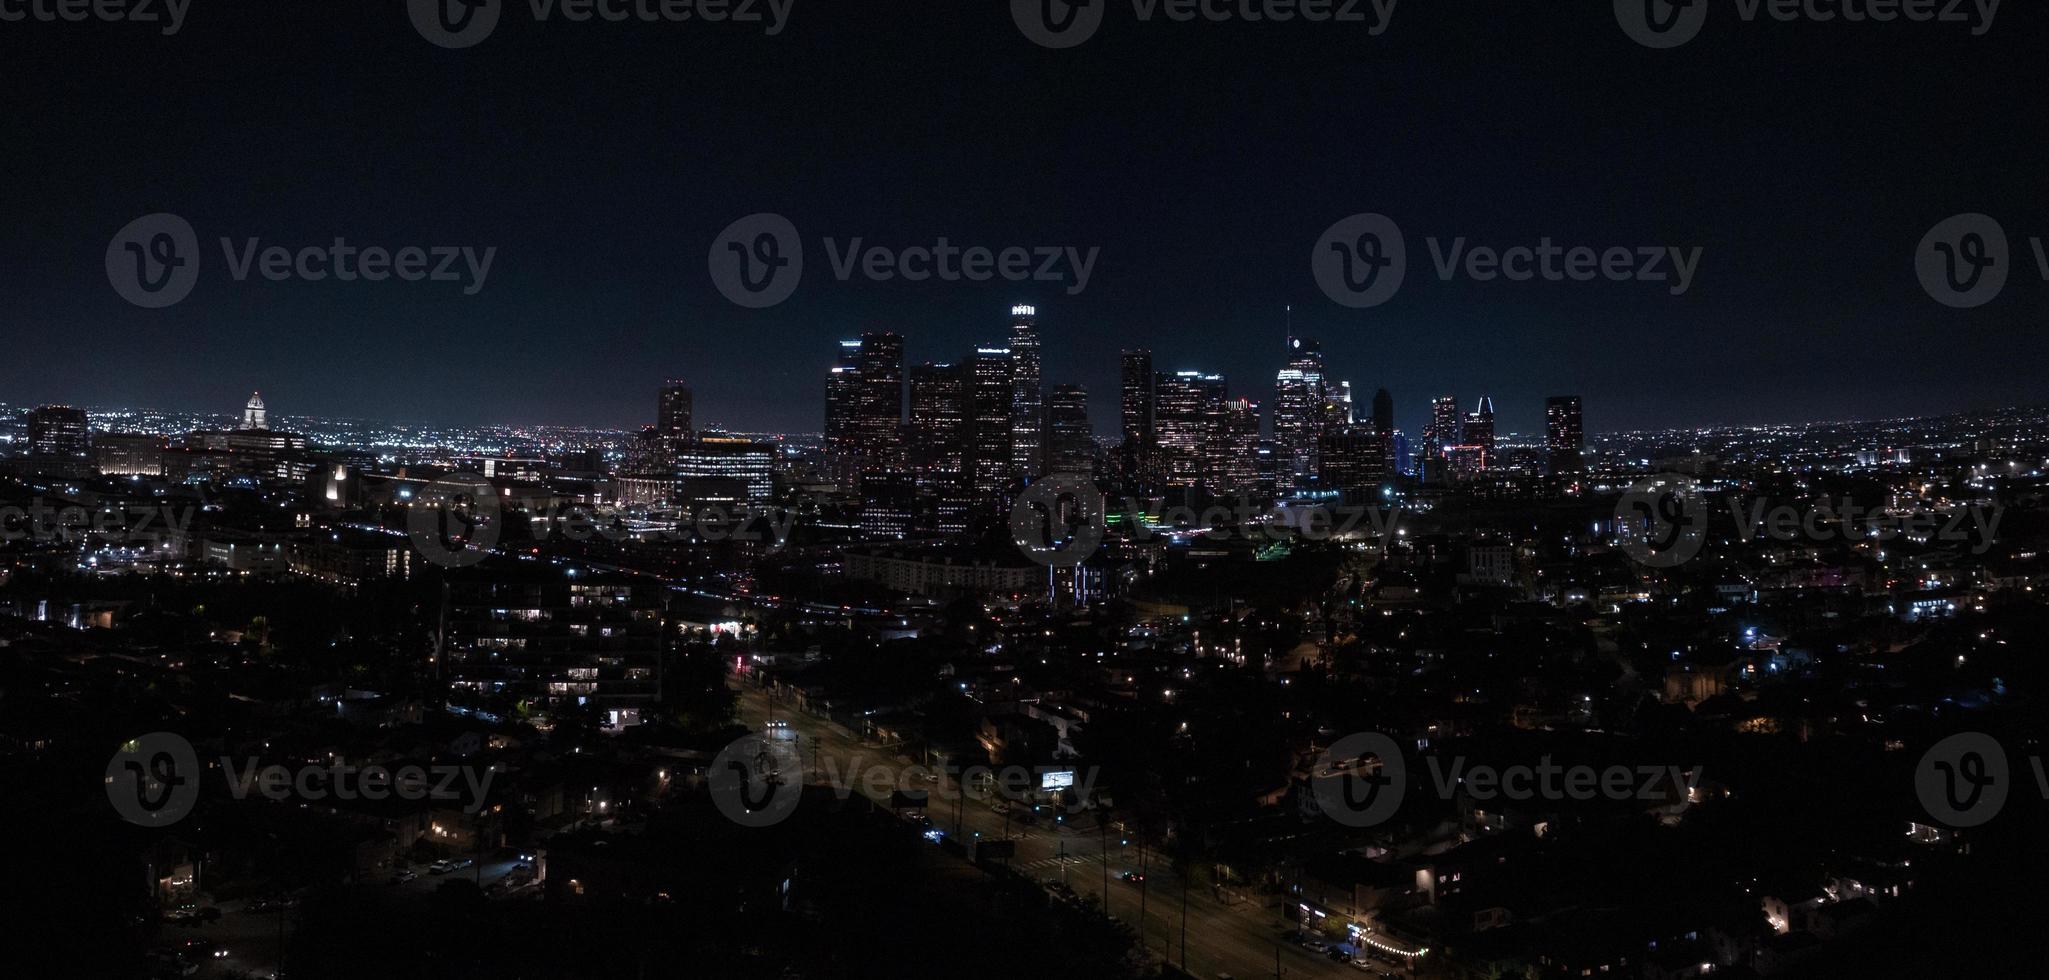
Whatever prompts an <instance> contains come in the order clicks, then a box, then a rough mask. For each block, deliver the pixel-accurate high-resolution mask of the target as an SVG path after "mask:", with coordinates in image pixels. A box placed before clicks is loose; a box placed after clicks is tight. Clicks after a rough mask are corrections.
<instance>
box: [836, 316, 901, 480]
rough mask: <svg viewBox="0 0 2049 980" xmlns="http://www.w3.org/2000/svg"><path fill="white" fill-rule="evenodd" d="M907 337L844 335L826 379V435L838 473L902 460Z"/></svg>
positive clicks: (897, 463) (843, 475) (856, 472)
mask: <svg viewBox="0 0 2049 980" xmlns="http://www.w3.org/2000/svg"><path fill="white" fill-rule="evenodd" d="M903 417H904V339H903V338H902V337H899V336H897V335H896V334H893V333H870V334H862V335H861V339H860V340H842V341H840V356H839V361H838V363H836V364H834V365H833V368H832V373H831V374H830V375H828V376H827V378H826V382H825V441H826V451H827V454H828V456H830V457H831V462H832V467H833V470H834V476H835V478H837V479H840V480H846V481H850V480H851V479H852V478H854V477H856V476H858V475H859V474H862V473H870V472H876V471H879V470H885V469H891V468H894V467H898V466H901V465H903V442H902V431H901V430H902V426H903Z"/></svg>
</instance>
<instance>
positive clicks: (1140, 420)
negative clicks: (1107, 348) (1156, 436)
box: [1118, 350, 1154, 475]
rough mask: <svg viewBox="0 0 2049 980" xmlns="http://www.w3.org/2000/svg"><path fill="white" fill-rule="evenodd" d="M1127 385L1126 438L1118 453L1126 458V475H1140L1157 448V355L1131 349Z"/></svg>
mask: <svg viewBox="0 0 2049 980" xmlns="http://www.w3.org/2000/svg"><path fill="white" fill-rule="evenodd" d="M1123 372H1124V374H1123V385H1122V390H1121V393H1120V394H1121V403H1120V405H1119V408H1120V412H1119V415H1120V417H1121V420H1122V422H1123V429H1122V435H1123V439H1122V440H1121V441H1120V442H1119V443H1118V452H1120V453H1121V454H1122V455H1123V457H1124V472H1125V473H1126V474H1128V475H1137V474H1139V473H1142V472H1143V471H1144V470H1145V460H1146V459H1147V457H1149V456H1150V455H1151V453H1152V445H1153V380H1154V376H1153V352H1152V351H1149V350H1128V351H1125V352H1124V357H1123Z"/></svg>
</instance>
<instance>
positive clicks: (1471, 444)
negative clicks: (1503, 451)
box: [1458, 396, 1494, 471]
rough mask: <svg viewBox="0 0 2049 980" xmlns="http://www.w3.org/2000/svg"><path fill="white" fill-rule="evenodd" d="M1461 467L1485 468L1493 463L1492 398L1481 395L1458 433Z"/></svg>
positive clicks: (1469, 468) (1468, 468)
mask: <svg viewBox="0 0 2049 980" xmlns="http://www.w3.org/2000/svg"><path fill="white" fill-rule="evenodd" d="M1458 449H1459V453H1458V455H1459V457H1460V460H1461V468H1463V469H1465V470H1468V471H1473V470H1485V469H1488V468H1489V467H1492V466H1493V465H1494V399H1492V398H1488V397H1486V396H1481V398H1480V403H1479V404H1478V405H1476V406H1474V408H1473V411H1472V413H1471V414H1469V415H1467V416H1466V422H1465V427H1464V429H1463V430H1462V431H1461V432H1460V433H1459V443H1458Z"/></svg>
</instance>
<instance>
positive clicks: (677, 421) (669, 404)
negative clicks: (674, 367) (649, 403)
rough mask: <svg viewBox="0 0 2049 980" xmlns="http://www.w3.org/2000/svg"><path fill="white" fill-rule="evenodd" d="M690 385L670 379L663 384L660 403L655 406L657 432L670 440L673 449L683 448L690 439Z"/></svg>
mask: <svg viewBox="0 0 2049 980" xmlns="http://www.w3.org/2000/svg"><path fill="white" fill-rule="evenodd" d="M691 402H692V395H691V391H690V386H689V385H687V384H685V383H683V382H681V381H669V382H665V383H663V385H662V393H661V397H660V400H659V403H658V404H657V405H656V406H655V432H656V433H657V434H659V435H660V436H661V437H662V438H663V439H665V440H668V443H669V446H670V447H671V448H672V449H681V448H683V444H684V443H687V442H689V441H690V436H691V433H692V431H693V430H692V429H691Z"/></svg>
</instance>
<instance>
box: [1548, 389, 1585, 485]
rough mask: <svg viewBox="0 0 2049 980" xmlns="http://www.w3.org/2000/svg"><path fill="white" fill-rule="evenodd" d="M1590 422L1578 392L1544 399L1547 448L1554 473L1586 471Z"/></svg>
mask: <svg viewBox="0 0 2049 980" xmlns="http://www.w3.org/2000/svg"><path fill="white" fill-rule="evenodd" d="M1585 447H1586V422H1585V418H1584V416H1583V415H1582V414H1581V404H1580V397H1579V396H1578V395H1559V396H1557V397H1555V398H1547V399H1545V400H1544V449H1545V452H1546V455H1547V456H1549V458H1550V462H1551V472H1552V473H1553V474H1565V473H1580V472H1584V471H1585V470H1586V457H1585Z"/></svg>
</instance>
